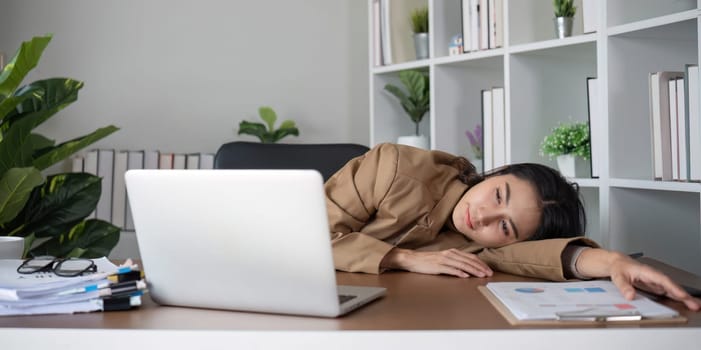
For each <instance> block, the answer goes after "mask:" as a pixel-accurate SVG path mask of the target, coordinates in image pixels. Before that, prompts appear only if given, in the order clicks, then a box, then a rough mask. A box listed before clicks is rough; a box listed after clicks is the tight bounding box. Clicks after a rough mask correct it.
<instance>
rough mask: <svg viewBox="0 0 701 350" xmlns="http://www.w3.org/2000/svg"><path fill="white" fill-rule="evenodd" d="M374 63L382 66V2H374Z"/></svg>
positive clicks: (375, 0)
mask: <svg viewBox="0 0 701 350" xmlns="http://www.w3.org/2000/svg"><path fill="white" fill-rule="evenodd" d="M372 63H373V65H374V66H376V67H377V66H381V65H382V39H381V36H380V0H372Z"/></svg>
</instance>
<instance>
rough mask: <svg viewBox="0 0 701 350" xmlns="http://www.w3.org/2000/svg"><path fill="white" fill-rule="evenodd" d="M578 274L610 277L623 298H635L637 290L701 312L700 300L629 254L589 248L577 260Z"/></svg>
mask: <svg viewBox="0 0 701 350" xmlns="http://www.w3.org/2000/svg"><path fill="white" fill-rule="evenodd" d="M576 264H577V272H579V273H580V274H582V275H583V276H586V277H611V281H612V282H613V283H614V284H615V285H616V287H618V290H619V291H621V294H623V297H625V298H626V299H628V300H631V299H633V298H634V297H635V287H637V288H640V289H642V290H645V291H648V292H651V293H653V294H658V295H665V296H667V297H668V298H671V299H674V300H677V301H680V302H682V303H684V304H685V305H686V307H687V308H689V310H694V311H698V310H699V309H701V300H699V299H697V298H694V297H692V296H691V295H689V293H687V292H686V291H684V289H682V288H681V287H680V286H679V285H677V284H676V283H674V281H672V280H671V279H670V278H669V277H668V276H667V275H665V274H663V273H662V272H659V271H657V270H655V269H654V268H652V267H650V266H647V265H644V264H641V263H639V262H637V261H635V260H633V259H631V258H630V257H628V256H627V255H624V254H621V253H616V252H610V251H606V250H603V249H593V248H592V249H586V250H584V251H583V252H582V254H580V255H579V258H578V259H577V262H576Z"/></svg>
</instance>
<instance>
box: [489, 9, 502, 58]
mask: <svg viewBox="0 0 701 350" xmlns="http://www.w3.org/2000/svg"><path fill="white" fill-rule="evenodd" d="M493 22H494V23H493V25H492V26H491V27H492V30H493V31H494V47H495V48H498V47H503V46H504V0H494V19H493Z"/></svg>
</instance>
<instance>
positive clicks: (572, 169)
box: [557, 154, 588, 177]
mask: <svg viewBox="0 0 701 350" xmlns="http://www.w3.org/2000/svg"><path fill="white" fill-rule="evenodd" d="M557 168H558V169H559V170H560V173H562V175H564V176H565V177H583V176H588V175H587V171H588V162H587V160H586V159H582V158H579V157H576V156H575V155H573V154H563V155H559V156H557Z"/></svg>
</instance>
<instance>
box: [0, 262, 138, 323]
mask: <svg viewBox="0 0 701 350" xmlns="http://www.w3.org/2000/svg"><path fill="white" fill-rule="evenodd" d="M93 262H94V263H95V265H96V266H97V272H95V273H90V274H86V275H83V276H78V277H60V276H57V275H55V274H54V273H53V272H38V273H32V274H20V273H18V272H17V267H18V266H19V265H20V264H21V263H22V260H19V259H0V316H12V315H46V314H72V313H79V312H93V311H112V310H128V309H131V308H134V307H138V306H140V305H141V296H142V295H143V293H145V292H146V291H147V288H146V281H145V280H144V278H143V275H142V273H141V271H140V270H139V269H138V266H137V265H134V264H132V263H131V261H130V260H127V261H126V262H125V264H123V265H120V266H116V265H114V264H112V263H111V262H110V261H109V260H107V258H100V259H93Z"/></svg>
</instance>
